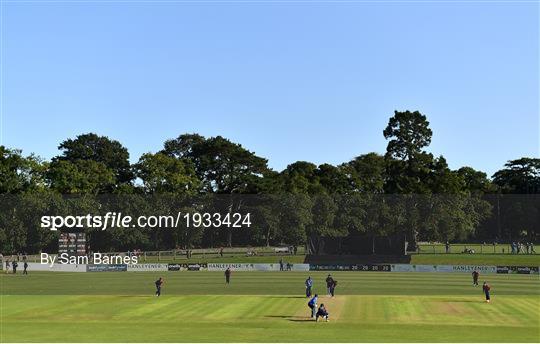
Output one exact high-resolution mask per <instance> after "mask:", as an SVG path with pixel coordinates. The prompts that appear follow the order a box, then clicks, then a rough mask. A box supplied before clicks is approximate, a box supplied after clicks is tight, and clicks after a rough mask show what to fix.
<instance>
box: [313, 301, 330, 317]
mask: <svg viewBox="0 0 540 344" xmlns="http://www.w3.org/2000/svg"><path fill="white" fill-rule="evenodd" d="M319 317H321V319H324V320H326V321H328V311H327V310H326V307H324V303H321V307H319V310H318V311H317V315H316V316H315V321H319Z"/></svg>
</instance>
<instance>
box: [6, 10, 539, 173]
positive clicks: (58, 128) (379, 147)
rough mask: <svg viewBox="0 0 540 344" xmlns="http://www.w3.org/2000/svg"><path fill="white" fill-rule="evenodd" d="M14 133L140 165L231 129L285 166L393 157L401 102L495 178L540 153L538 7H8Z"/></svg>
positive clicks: (452, 158)
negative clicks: (173, 144)
mask: <svg viewBox="0 0 540 344" xmlns="http://www.w3.org/2000/svg"><path fill="white" fill-rule="evenodd" d="M2 27H3V37H2V38H3V40H2V47H3V66H2V70H3V75H2V76H3V78H2V82H3V87H4V88H3V100H4V102H3V121H2V123H3V128H2V142H3V144H4V145H6V146H8V147H12V148H20V149H23V152H24V153H26V154H29V153H32V152H34V153H36V154H38V155H40V156H41V157H43V158H45V159H50V158H51V157H52V156H54V155H57V154H58V150H57V146H58V144H59V143H60V142H61V141H62V140H64V139H66V138H72V137H74V136H76V135H77V134H81V133H86V132H96V133H98V134H102V135H107V136H109V137H111V138H114V139H117V140H119V141H120V142H122V143H123V144H124V145H125V146H126V147H127V148H128V149H129V151H130V153H131V159H132V161H136V160H137V159H138V157H139V156H140V155H141V154H142V153H145V152H149V151H151V152H155V151H157V150H159V149H160V148H161V147H162V144H163V142H164V141H165V140H166V139H169V138H174V137H177V136H178V135H179V134H181V133H186V132H189V133H191V132H197V133H200V134H202V135H205V136H215V135H222V136H225V137H227V138H229V139H231V140H233V141H235V142H239V143H242V144H243V145H244V146H245V147H247V148H248V149H250V150H252V151H255V152H256V153H257V154H258V155H260V156H263V157H266V158H268V159H269V164H270V166H271V167H273V168H275V169H277V170H281V169H283V168H284V167H286V165H287V164H289V163H291V162H294V161H297V160H307V161H312V162H314V163H317V164H320V163H325V162H328V163H332V164H339V163H342V162H345V161H348V160H350V159H351V158H353V157H354V156H357V155H359V154H362V153H367V152H370V151H376V152H379V153H384V151H385V149H386V141H385V139H384V137H383V135H382V130H383V129H384V127H385V126H386V124H387V123H388V118H389V117H390V116H391V115H392V114H393V111H394V110H396V109H397V110H406V109H409V110H419V111H420V112H422V113H424V114H426V115H427V116H428V119H429V120H430V122H431V127H432V129H433V132H434V136H433V141H432V145H431V146H430V149H429V150H430V151H431V152H433V153H434V154H436V155H439V154H443V155H444V156H445V157H446V158H447V160H448V162H449V164H450V167H452V168H458V167H460V166H464V165H469V166H472V167H475V168H477V169H481V170H484V171H486V172H488V174H492V173H493V172H495V171H496V170H497V169H499V168H501V167H502V165H503V164H504V163H505V162H506V161H507V160H509V159H514V158H519V157H521V156H532V157H538V156H539V129H540V128H539V117H538V114H539V99H538V98H539V64H538V61H539V42H538V41H539V5H538V3H531V2H529V3H527V2H521V3H515V2H514V3H512V2H506V3H480V2H474V3H464V2H459V3H454V4H452V3H448V2H436V1H435V2H429V3H418V2H404V3H391V2H390V3H388V2H386V3H378V4H377V3H373V2H368V3H366V2H358V3H331V2H326V3H320V2H319V3H299V2H295V3H283V2H280V3H268V2H266V3H256V2H251V3H239V2H228V3H222V4H217V3H199V4H196V3H185V2H184V3H163V2H161V3H151V2H146V3H118V2H116V3H108V4H104V3H96V2H85V3H80V2H79V3H77V2H76V1H74V2H56V3H52V2H44V1H34V2H17V1H7V2H5V1H4V4H3V22H2Z"/></svg>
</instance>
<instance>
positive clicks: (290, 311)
mask: <svg viewBox="0 0 540 344" xmlns="http://www.w3.org/2000/svg"><path fill="white" fill-rule="evenodd" d="M308 275H311V276H312V278H313V279H314V280H315V286H314V289H315V292H317V293H319V294H320V295H321V298H320V300H319V305H320V304H321V303H324V304H325V305H326V306H327V309H328V311H329V312H330V322H328V323H326V322H318V323H317V322H314V321H313V320H311V319H310V318H309V309H308V307H307V299H306V298H305V297H304V296H303V294H304V291H305V289H304V280H305V279H306V278H307V276H308ZM326 275H327V273H326V272H309V273H308V272H233V276H232V279H231V284H230V285H225V281H224V276H223V273H222V272H196V271H193V272H172V271H171V272H163V273H159V272H158V273H156V272H104V273H48V272H43V273H38V272H34V273H32V272H31V273H30V274H29V275H27V276H24V275H20V274H18V275H10V274H2V275H1V276H0V291H1V296H0V310H1V311H0V342H539V341H540V279H539V276H538V275H513V274H510V275H481V276H480V283H482V282H483V281H484V280H487V281H488V282H489V283H490V284H491V286H492V302H491V303H490V304H487V303H485V302H484V297H483V294H482V290H481V286H478V287H475V286H473V285H472V281H471V276H470V275H469V274H466V273H463V274H462V273H453V274H444V273H396V272H391V273H389V272H332V275H333V276H334V278H335V279H336V280H337V281H338V286H337V288H336V292H337V296H336V297H335V298H330V297H327V296H326V290H325V285H324V279H325V277H326ZM160 276H163V278H164V279H165V284H164V286H163V295H162V296H161V297H159V298H158V297H155V296H154V281H155V280H156V279H157V278H158V277H160Z"/></svg>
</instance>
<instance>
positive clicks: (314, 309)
mask: <svg viewBox="0 0 540 344" xmlns="http://www.w3.org/2000/svg"><path fill="white" fill-rule="evenodd" d="M318 299H319V295H317V294H315V296H313V298H312V299H311V300H309V302H308V304H307V305H308V307H309V308H310V309H311V317H312V318H313V319H315V317H316V315H317V300H318Z"/></svg>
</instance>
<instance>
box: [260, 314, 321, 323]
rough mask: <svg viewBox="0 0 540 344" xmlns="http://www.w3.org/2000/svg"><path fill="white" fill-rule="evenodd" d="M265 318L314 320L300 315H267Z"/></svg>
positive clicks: (296, 320)
mask: <svg viewBox="0 0 540 344" xmlns="http://www.w3.org/2000/svg"><path fill="white" fill-rule="evenodd" d="M266 318H280V319H286V320H288V321H294V322H305V321H314V320H313V319H312V318H309V317H301V316H294V315H293V316H291V315H267V316H266Z"/></svg>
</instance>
